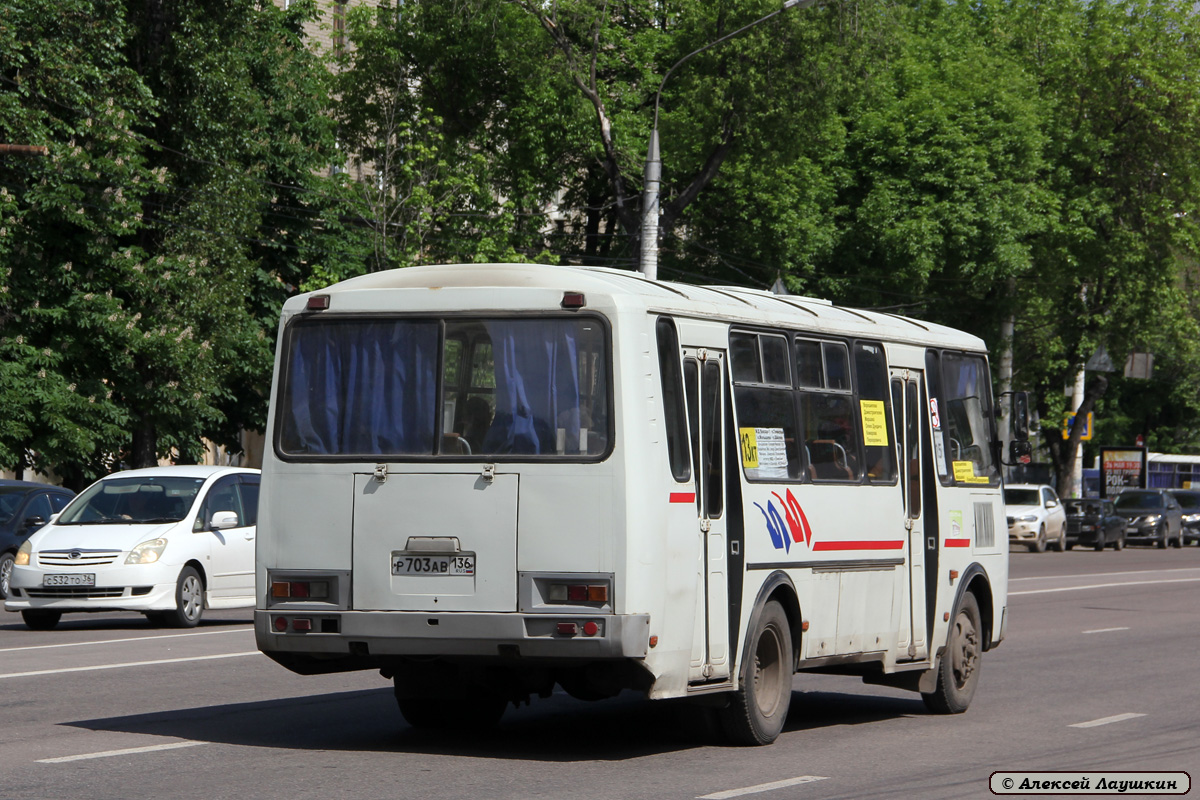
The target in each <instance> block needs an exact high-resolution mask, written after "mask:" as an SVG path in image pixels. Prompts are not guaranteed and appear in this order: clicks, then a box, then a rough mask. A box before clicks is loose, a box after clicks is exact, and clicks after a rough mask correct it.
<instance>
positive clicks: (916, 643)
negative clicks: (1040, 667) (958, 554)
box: [891, 369, 936, 661]
mask: <svg viewBox="0 0 1200 800" xmlns="http://www.w3.org/2000/svg"><path fill="white" fill-rule="evenodd" d="M891 376H892V415H893V422H894V424H895V431H896V451H897V453H896V454H897V456H899V461H900V487H901V496H902V498H903V504H904V527H905V531H906V533H907V539H908V576H907V586H906V587H905V591H904V594H905V596H906V598H907V602H905V603H902V604H901V611H900V637H899V639H898V640H897V642H896V645H897V649H898V650H899V651H900V655H899V658H900V660H905V659H906V658H907V659H908V660H917V661H920V660H924V659H926V658H928V657H929V642H928V636H927V633H926V615H925V562H926V558H925V547H926V542H925V517H924V509H923V508H922V499H923V490H924V487H923V486H922V485H921V481H922V480H923V477H922V476H923V475H924V474H925V470H924V469H923V466H924V460H925V459H926V458H928V457H929V456H928V454H927V453H926V452H925V449H924V448H923V447H922V445H921V435H920V434H921V413H922V411H923V408H922V406H921V397H923V396H924V390H923V386H922V383H923V378H924V374H923V373H922V372H921V371H920V370H911V369H892V370H891ZM934 544H935V546H936V542H935V543H934Z"/></svg>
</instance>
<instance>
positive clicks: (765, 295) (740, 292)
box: [285, 264, 986, 350]
mask: <svg viewBox="0 0 1200 800" xmlns="http://www.w3.org/2000/svg"><path fill="white" fill-rule="evenodd" d="M455 288H464V289H466V288H472V289H480V288H487V289H491V288H522V289H542V290H545V289H552V290H558V291H564V290H565V291H572V292H582V293H584V295H585V296H587V295H592V296H595V295H605V296H608V297H611V298H612V299H613V302H615V303H620V304H626V303H634V304H638V305H642V306H644V307H645V308H646V309H647V310H649V311H661V312H665V313H672V314H678V315H683V316H693V317H701V318H712V317H719V318H721V319H725V320H728V321H730V322H734V323H743V324H747V325H774V326H781V327H788V328H800V329H813V330H815V331H821V332H831V333H840V334H844V335H852V336H863V337H869V338H873V339H888V340H900V341H911V342H916V343H922V344H933V345H948V346H952V347H959V348H964V349H970V350H984V349H986V348H985V344H984V342H983V340H982V339H980V338H979V337H977V336H973V335H971V334H968V333H964V332H962V331H959V330H956V329H954V328H949V327H946V326H944V325H938V324H936V323H932V322H925V321H922V320H916V319H912V318H910V317H903V316H900V315H897V314H887V313H882V312H878V311H867V310H861V309H853V308H847V307H842V306H835V305H834V304H833V303H831V302H830V301H828V300H823V299H819V298H813V297H802V296H798V295H776V294H772V293H771V292H769V291H766V290H761V289H747V288H744V287H738V286H694V285H691V284H686V283H673V282H670V281H659V280H650V279H648V278H646V277H645V276H643V275H642V274H641V273H639V272H633V271H630V270H619V269H611V268H606V267H575V266H549V265H545V264H440V265H430V266H418V267H405V268H402V269H393V270H386V271H383V272H373V273H370V274H367V275H361V276H359V277H356V278H350V279H348V280H345V281H342V282H340V283H337V284H334V285H332V286H330V287H328V288H325V289H321V290H319V291H317V292H312V293H310V294H328V295H330V296H331V298H332V297H335V296H336V295H338V294H341V293H344V292H355V293H357V292H363V291H370V292H379V291H380V290H389V289H436V290H443V289H455ZM308 296H309V295H308V294H305V295H301V296H299V297H295V298H292V299H291V300H289V301H288V303H287V305H286V307H285V308H286V309H287V311H290V312H293V313H295V312H299V311H301V310H303V308H304V304H305V302H306V300H305V298H307V297H308ZM333 305H335V306H336V303H334V304H333Z"/></svg>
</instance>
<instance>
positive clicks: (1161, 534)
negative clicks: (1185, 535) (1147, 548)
mask: <svg viewBox="0 0 1200 800" xmlns="http://www.w3.org/2000/svg"><path fill="white" fill-rule="evenodd" d="M1167 533H1168V531H1167V529H1166V528H1164V527H1163V526H1162V525H1159V526H1158V530H1156V531H1155V532H1154V538H1156V539H1158V549H1159V550H1166V549H1167Z"/></svg>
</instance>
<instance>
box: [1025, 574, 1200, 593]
mask: <svg viewBox="0 0 1200 800" xmlns="http://www.w3.org/2000/svg"><path fill="white" fill-rule="evenodd" d="M1197 581H1200V578H1168V579H1167V580H1162V581H1120V582H1118V583H1093V584H1090V585H1088V586H1059V587H1058V588H1055V589H1025V590H1023V591H1020V592H1009V593H1008V596H1009V597H1013V596H1014V595H1018V594H1050V593H1051V592H1078V591H1080V590H1082V589H1111V588H1112V587H1114V586H1148V585H1151V584H1153V585H1158V584H1160V583H1195V582H1197Z"/></svg>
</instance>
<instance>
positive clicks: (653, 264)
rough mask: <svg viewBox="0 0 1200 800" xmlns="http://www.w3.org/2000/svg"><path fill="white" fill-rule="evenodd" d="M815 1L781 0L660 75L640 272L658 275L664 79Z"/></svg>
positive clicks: (645, 178)
mask: <svg viewBox="0 0 1200 800" xmlns="http://www.w3.org/2000/svg"><path fill="white" fill-rule="evenodd" d="M815 2H816V0H784V3H783V5H782V6H780V7H779V8H777V9H775V10H774V11H772V12H771V13H770V14H767V15H766V16H765V17H760V18H758V19H756V20H754V21H753V22H751V23H750V24H749V25H743V26H742V27H740V28H738V29H737V30H736V31H733V32H732V33H727V34H725V35H724V36H722V37H721V38H720V39H717V40H715V41H712V42H709V43H708V44H706V45H704V46H703V47H701V48H698V49H696V50H693V51H692V52H690V53H688V54H687V55H686V56H684V57H683V58H681V59H679V60H678V61H676V62H675V63H674V64H673V65H672V66H671V68H670V69H669V70H667V74H666V75H663V79H662V82H661V83H659V85H658V92H657V93H655V95H654V124H653V126H651V128H650V145H649V147H648V148H647V150H646V168H645V171H644V172H643V176H642V242H641V245H642V252H641V271H642V274H643V275H645V276H646V277H647V278H650V279H651V280H655V279H657V278H658V215H659V210H660V209H659V199H658V187H659V183H660V182H661V178H662V158H661V156H660V155H659V150H658V103H659V101H660V100H661V99H662V90H663V87H664V86H666V85H667V79H668V78H670V77H671V74H672V73H674V72H675V70H677V69H679V67H680V66H682V65H683V63H684V62H685V61H687V60H688V59H690V58H691V57H692V56H695V55H699V54H700V53H703V52H704V51H705V50H708V49H709V48H710V47H716V46H717V45H719V44H721V43H722V42H727V41H729V40H730V39H732V38H733V37H735V36H737V35H738V34H740V33H742V32H744V31H748V30H750V29H751V28H753V27H754V26H755V25H760V24H762V23H764V22H766V21H767V20H769V19H771V18H772V17H774V16H776V15H777V14H780V13H782V12H784V11H787V10H788V9H789V8H792V7H793V6H800V7H802V8H805V7H808V6H811V5H812V4H813V3H815Z"/></svg>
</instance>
